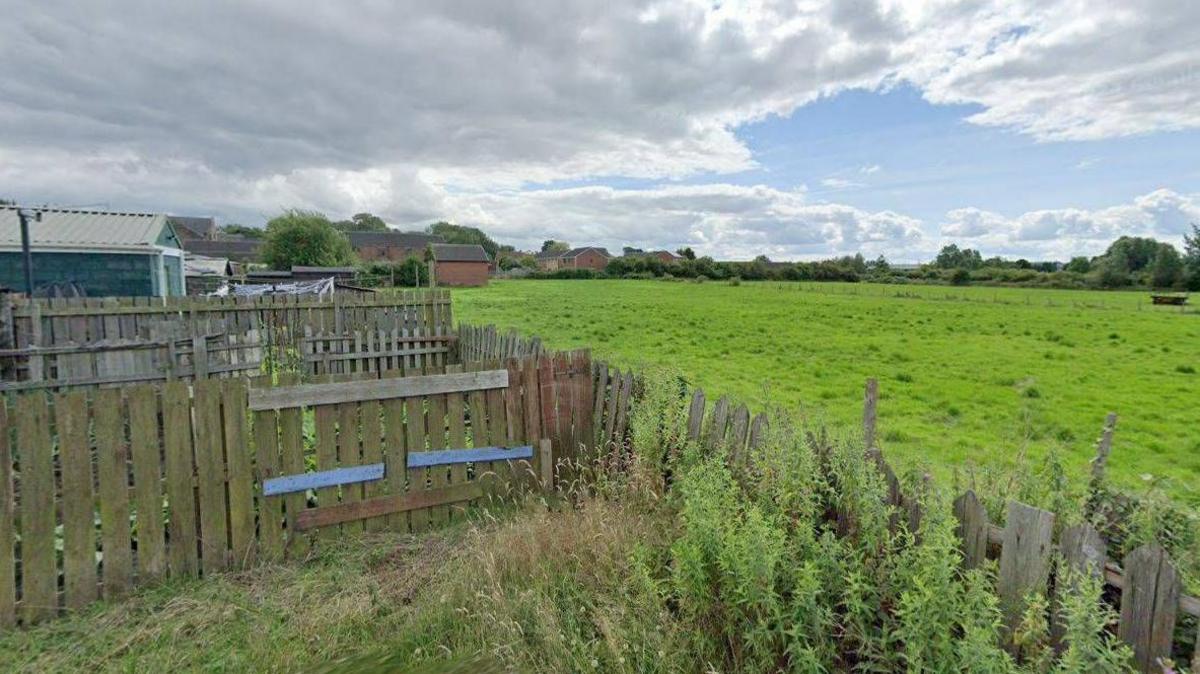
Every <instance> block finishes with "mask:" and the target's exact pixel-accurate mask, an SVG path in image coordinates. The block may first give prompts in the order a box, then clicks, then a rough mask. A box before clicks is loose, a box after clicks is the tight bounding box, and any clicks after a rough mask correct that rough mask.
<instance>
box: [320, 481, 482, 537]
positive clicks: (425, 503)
mask: <svg viewBox="0 0 1200 674" xmlns="http://www.w3.org/2000/svg"><path fill="white" fill-rule="evenodd" d="M480 494H481V491H480V488H479V485H478V484H476V483H468V484H460V485H454V486H452V487H442V488H439V489H422V490H417V491H410V492H408V493H407V494H392V495H389V496H383V497H379V498H373V499H367V500H363V501H351V502H346V503H340V504H338V505H334V506H326V507H322V508H311V509H309V510H305V511H304V512H302V513H300V515H299V516H298V517H297V518H296V529H297V530H298V531H306V530H308V529H313V528H318V527H327V526H331V525H334V524H342V523H346V522H356V521H360V520H365V519H368V518H372V517H382V516H384V515H390V514H393V513H397V512H404V511H410V512H411V511H416V510H426V509H428V508H431V507H433V506H439V505H450V504H453V503H461V502H463V501H470V500H473V499H476V498H479V496H480Z"/></svg>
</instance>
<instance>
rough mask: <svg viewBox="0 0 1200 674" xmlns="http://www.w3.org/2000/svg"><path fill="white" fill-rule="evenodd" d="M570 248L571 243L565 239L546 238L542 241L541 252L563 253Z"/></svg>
mask: <svg viewBox="0 0 1200 674" xmlns="http://www.w3.org/2000/svg"><path fill="white" fill-rule="evenodd" d="M568 250H571V244H569V243H567V242H566V241H555V240H554V239H546V240H545V241H543V242H542V252H543V253H565V252H567V251H568Z"/></svg>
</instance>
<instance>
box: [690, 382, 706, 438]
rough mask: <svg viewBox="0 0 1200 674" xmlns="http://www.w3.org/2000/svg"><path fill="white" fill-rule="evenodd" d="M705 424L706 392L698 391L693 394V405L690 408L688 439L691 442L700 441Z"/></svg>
mask: <svg viewBox="0 0 1200 674" xmlns="http://www.w3.org/2000/svg"><path fill="white" fill-rule="evenodd" d="M703 423H704V391H702V390H700V389H696V390H695V391H694V392H693V393H692V404H691V405H690V406H689V407H688V425H687V439H688V440H690V441H691V442H699V441H700V429H701V428H703V426H702V424H703Z"/></svg>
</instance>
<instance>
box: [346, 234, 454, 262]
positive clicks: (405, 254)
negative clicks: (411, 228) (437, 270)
mask: <svg viewBox="0 0 1200 674" xmlns="http://www.w3.org/2000/svg"><path fill="white" fill-rule="evenodd" d="M346 237H347V238H348V239H350V247H351V248H353V249H354V254H355V255H357V256H358V259H359V260H362V261H363V262H376V261H379V260H391V261H393V262H399V261H401V260H405V259H408V258H410V257H419V258H422V259H423V258H424V257H425V249H427V248H428V247H429V246H430V245H432V244H435V243H444V242H445V240H444V239H442V237H440V236H434V235H433V234H423V233H421V232H347V233H346Z"/></svg>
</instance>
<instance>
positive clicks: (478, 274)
mask: <svg viewBox="0 0 1200 674" xmlns="http://www.w3.org/2000/svg"><path fill="white" fill-rule="evenodd" d="M432 249H433V279H434V283H436V284H437V285H444V286H485V285H487V282H488V272H489V271H490V270H491V265H492V262H491V260H489V259H488V255H487V251H485V250H484V249H483V246H480V245H479V244H453V243H435V244H433V246H432Z"/></svg>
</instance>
